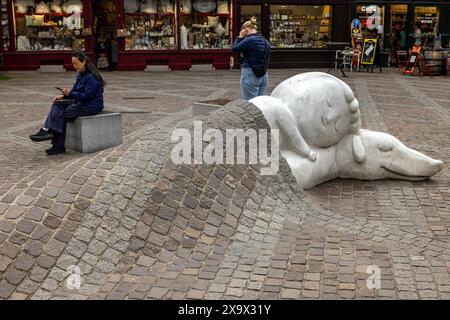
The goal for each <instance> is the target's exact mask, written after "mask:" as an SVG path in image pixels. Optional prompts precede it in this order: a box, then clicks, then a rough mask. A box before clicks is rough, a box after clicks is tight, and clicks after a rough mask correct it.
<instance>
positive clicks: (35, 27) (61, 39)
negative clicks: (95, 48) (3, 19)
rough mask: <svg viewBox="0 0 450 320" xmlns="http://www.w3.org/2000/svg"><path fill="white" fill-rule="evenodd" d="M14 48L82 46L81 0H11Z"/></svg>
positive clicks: (36, 49) (56, 48) (67, 47)
mask: <svg viewBox="0 0 450 320" xmlns="http://www.w3.org/2000/svg"><path fill="white" fill-rule="evenodd" d="M14 10H15V14H14V18H15V26H16V48H17V50H18V51H41V50H71V51H73V50H83V49H84V45H85V41H84V34H86V33H89V31H88V30H83V27H84V21H83V20H84V19H83V1H81V0H68V1H64V2H63V1H61V0H53V1H47V2H45V1H39V0H38V1H35V0H16V1H14Z"/></svg>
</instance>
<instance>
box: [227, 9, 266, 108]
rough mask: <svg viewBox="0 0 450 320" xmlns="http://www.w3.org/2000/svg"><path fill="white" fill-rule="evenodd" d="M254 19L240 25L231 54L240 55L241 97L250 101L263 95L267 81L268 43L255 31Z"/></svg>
mask: <svg viewBox="0 0 450 320" xmlns="http://www.w3.org/2000/svg"><path fill="white" fill-rule="evenodd" d="M256 22H257V21H256V18H255V17H252V18H251V19H250V20H249V21H246V22H244V24H243V25H242V28H241V31H240V32H239V36H238V37H237V38H236V40H235V42H234V45H233V52H236V53H239V54H240V55H241V61H240V64H241V80H240V84H241V97H242V98H243V99H245V100H250V99H252V98H254V97H257V96H261V95H264V94H265V93H266V89H267V82H268V79H269V76H268V72H267V69H268V67H269V55H270V46H271V45H270V42H269V41H267V40H266V38H264V37H263V36H262V34H261V33H260V32H258V31H257V24H256Z"/></svg>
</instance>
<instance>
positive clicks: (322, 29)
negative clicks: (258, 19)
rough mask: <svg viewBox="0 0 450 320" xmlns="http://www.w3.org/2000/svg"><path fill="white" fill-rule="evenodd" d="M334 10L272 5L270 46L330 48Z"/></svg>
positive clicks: (323, 7)
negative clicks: (328, 43) (332, 11)
mask: <svg viewBox="0 0 450 320" xmlns="http://www.w3.org/2000/svg"><path fill="white" fill-rule="evenodd" d="M329 41H331V6H327V5H326V6H302V5H271V6H270V42H271V43H272V45H273V46H274V47H277V48H326V43H327V42H329Z"/></svg>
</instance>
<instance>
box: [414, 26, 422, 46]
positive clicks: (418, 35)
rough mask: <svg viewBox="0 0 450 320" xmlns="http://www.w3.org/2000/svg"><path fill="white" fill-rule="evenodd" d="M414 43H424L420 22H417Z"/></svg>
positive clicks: (417, 44)
mask: <svg viewBox="0 0 450 320" xmlns="http://www.w3.org/2000/svg"><path fill="white" fill-rule="evenodd" d="M414 44H415V45H416V46H421V45H422V28H421V25H420V23H416V29H415V30H414Z"/></svg>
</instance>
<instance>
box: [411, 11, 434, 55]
mask: <svg viewBox="0 0 450 320" xmlns="http://www.w3.org/2000/svg"><path fill="white" fill-rule="evenodd" d="M438 32H439V8H438V7H415V9H414V44H417V45H423V46H426V47H431V46H433V45H434V41H435V36H436V35H437V33H438Z"/></svg>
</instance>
